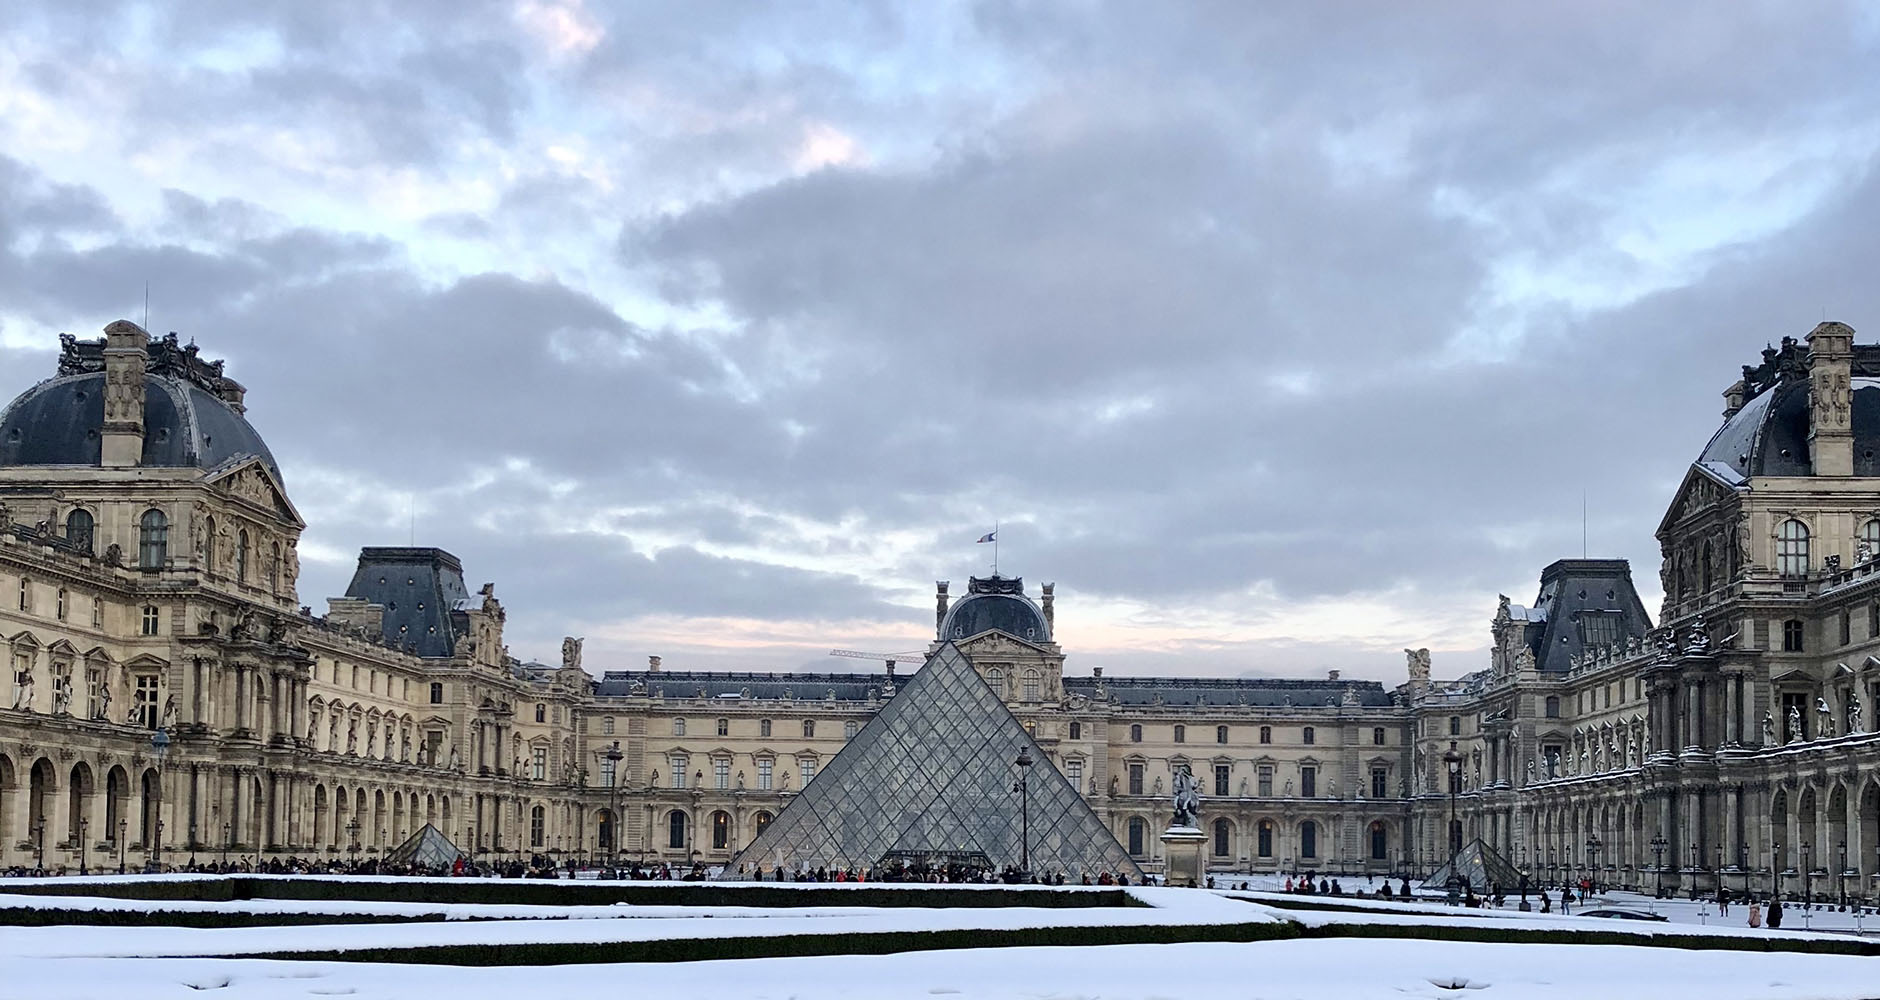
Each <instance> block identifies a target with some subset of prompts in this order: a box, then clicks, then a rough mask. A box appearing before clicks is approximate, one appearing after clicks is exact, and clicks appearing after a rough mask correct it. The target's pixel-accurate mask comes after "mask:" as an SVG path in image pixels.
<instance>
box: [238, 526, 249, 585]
mask: <svg viewBox="0 0 1880 1000" xmlns="http://www.w3.org/2000/svg"><path fill="white" fill-rule="evenodd" d="M235 582H236V583H247V582H248V529H247V528H243V529H242V530H240V531H238V532H236V533H235Z"/></svg>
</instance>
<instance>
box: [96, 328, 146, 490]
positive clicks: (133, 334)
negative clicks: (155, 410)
mask: <svg viewBox="0 0 1880 1000" xmlns="http://www.w3.org/2000/svg"><path fill="white" fill-rule="evenodd" d="M149 363H150V334H148V333H146V332H144V328H143V327H141V326H138V325H137V324H135V323H133V322H131V321H130V320H127V319H121V320H118V321H117V322H115V323H113V324H111V325H110V326H107V327H105V328H104V437H103V440H102V442H101V448H100V452H99V453H100V459H101V461H100V464H102V465H103V466H104V467H105V468H107V469H124V468H132V467H135V466H138V465H142V464H143V461H144V373H145V371H146V369H147V368H148V366H149Z"/></svg>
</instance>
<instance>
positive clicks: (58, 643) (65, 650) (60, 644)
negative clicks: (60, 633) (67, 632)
mask: <svg viewBox="0 0 1880 1000" xmlns="http://www.w3.org/2000/svg"><path fill="white" fill-rule="evenodd" d="M46 652H48V653H52V654H55V655H60V656H77V655H78V647H77V646H74V645H72V644H71V642H70V641H68V640H65V639H55V640H53V642H52V645H50V646H47V647H46Z"/></svg>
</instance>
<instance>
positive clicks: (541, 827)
mask: <svg viewBox="0 0 1880 1000" xmlns="http://www.w3.org/2000/svg"><path fill="white" fill-rule="evenodd" d="M547 842H548V810H546V809H543V808H542V807H541V806H535V807H534V808H532V809H530V810H529V846H530V847H541V846H542V845H543V844H545V843H547Z"/></svg>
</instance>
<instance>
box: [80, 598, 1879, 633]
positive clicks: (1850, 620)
mask: <svg viewBox="0 0 1880 1000" xmlns="http://www.w3.org/2000/svg"><path fill="white" fill-rule="evenodd" d="M59 593H60V594H64V593H65V592H64V591H60V592H59ZM59 617H61V618H63V617H65V615H64V613H63V612H61V613H60V615H59ZM1853 641H1854V612H1853V610H1852V609H1849V608H1842V609H1841V645H1843V646H1845V645H1847V644H1848V643H1850V642H1853Z"/></svg>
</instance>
